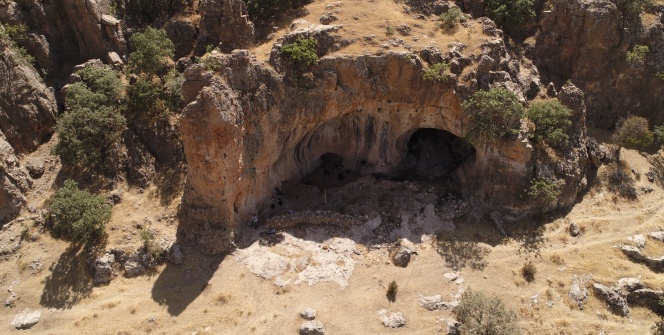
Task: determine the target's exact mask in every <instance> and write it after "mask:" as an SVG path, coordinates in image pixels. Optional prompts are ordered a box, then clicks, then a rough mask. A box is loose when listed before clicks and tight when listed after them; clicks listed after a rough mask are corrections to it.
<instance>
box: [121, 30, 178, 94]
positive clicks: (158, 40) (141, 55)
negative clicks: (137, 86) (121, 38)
mask: <svg viewBox="0 0 664 335" xmlns="http://www.w3.org/2000/svg"><path fill="white" fill-rule="evenodd" d="M130 44H131V47H132V49H133V50H134V51H133V52H132V53H130V54H129V71H130V72H131V73H133V74H145V75H147V76H148V77H152V76H158V77H159V78H160V79H161V80H162V82H164V76H165V75H166V73H167V72H168V70H169V68H170V61H171V60H172V58H173V56H174V50H175V47H174V46H173V42H171V40H170V39H168V36H167V35H166V31H165V30H163V29H154V28H151V27H148V28H147V29H145V32H143V33H135V34H133V35H132V36H131V39H130Z"/></svg>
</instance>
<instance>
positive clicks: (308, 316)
mask: <svg viewBox="0 0 664 335" xmlns="http://www.w3.org/2000/svg"><path fill="white" fill-rule="evenodd" d="M300 316H301V317H302V318H303V319H305V320H313V319H315V318H316V310H315V309H313V308H307V309H305V310H303V311H302V313H300Z"/></svg>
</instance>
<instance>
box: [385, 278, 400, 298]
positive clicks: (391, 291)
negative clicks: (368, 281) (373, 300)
mask: <svg viewBox="0 0 664 335" xmlns="http://www.w3.org/2000/svg"><path fill="white" fill-rule="evenodd" d="M398 291H399V285H398V284H397V281H396V280H393V281H392V282H391V283H390V285H388V286H387V293H386V294H385V295H386V296H387V300H389V301H391V302H394V301H396V300H397V292H398Z"/></svg>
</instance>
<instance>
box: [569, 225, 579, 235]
mask: <svg viewBox="0 0 664 335" xmlns="http://www.w3.org/2000/svg"><path fill="white" fill-rule="evenodd" d="M568 231H569V234H570V235H571V236H572V237H577V236H579V234H580V233H581V229H579V225H578V224H576V222H570V224H569V228H568Z"/></svg>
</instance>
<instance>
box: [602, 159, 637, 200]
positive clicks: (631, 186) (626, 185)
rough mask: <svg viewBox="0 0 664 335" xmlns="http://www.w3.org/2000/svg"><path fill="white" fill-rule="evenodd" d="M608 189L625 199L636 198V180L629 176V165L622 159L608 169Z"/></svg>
mask: <svg viewBox="0 0 664 335" xmlns="http://www.w3.org/2000/svg"><path fill="white" fill-rule="evenodd" d="M607 177H608V181H609V185H608V186H609V191H611V192H614V193H617V194H618V195H620V196H621V197H624V198H627V199H636V198H637V196H638V193H637V191H636V181H635V180H634V178H632V176H631V172H630V169H629V167H628V166H627V164H626V163H625V162H624V161H618V162H616V163H615V164H613V165H611V166H610V167H609V169H608V174H607Z"/></svg>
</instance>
